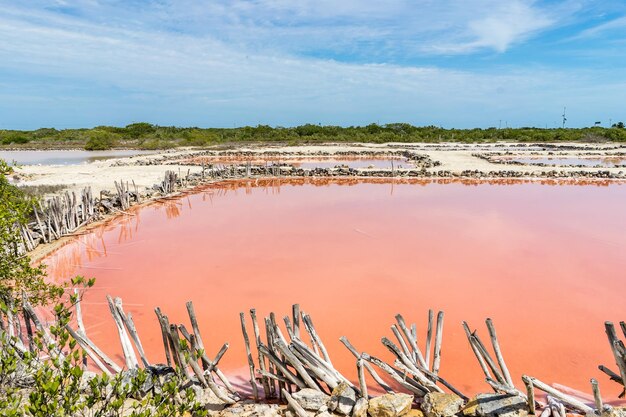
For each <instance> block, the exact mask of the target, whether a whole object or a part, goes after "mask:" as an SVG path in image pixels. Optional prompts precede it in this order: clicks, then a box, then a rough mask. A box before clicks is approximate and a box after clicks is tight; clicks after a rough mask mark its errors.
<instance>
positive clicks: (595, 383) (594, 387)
mask: <svg viewBox="0 0 626 417" xmlns="http://www.w3.org/2000/svg"><path fill="white" fill-rule="evenodd" d="M590 382H591V390H592V391H593V400H594V402H595V404H596V410H597V413H598V414H600V413H602V410H603V409H604V404H603V403H602V396H601V395H600V387H599V386H598V381H597V380H596V379H595V378H591V381H590Z"/></svg>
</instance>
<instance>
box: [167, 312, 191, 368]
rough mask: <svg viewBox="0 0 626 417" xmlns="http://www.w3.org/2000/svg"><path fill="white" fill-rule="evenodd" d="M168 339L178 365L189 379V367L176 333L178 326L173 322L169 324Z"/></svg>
mask: <svg viewBox="0 0 626 417" xmlns="http://www.w3.org/2000/svg"><path fill="white" fill-rule="evenodd" d="M168 334H169V340H170V348H171V349H172V355H174V358H175V359H176V362H177V363H178V367H179V368H180V370H181V371H183V373H184V374H185V376H186V377H187V378H188V379H191V373H190V372H189V369H187V361H186V360H185V355H184V354H183V351H182V349H181V343H180V342H181V340H180V336H179V334H178V327H177V326H176V325H175V324H170V328H169V333H168Z"/></svg>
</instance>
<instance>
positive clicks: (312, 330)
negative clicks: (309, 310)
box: [302, 312, 332, 365]
mask: <svg viewBox="0 0 626 417" xmlns="http://www.w3.org/2000/svg"><path fill="white" fill-rule="evenodd" d="M302 321H303V323H304V327H305V328H306V330H307V332H308V333H309V335H310V336H311V338H312V339H314V340H315V343H316V344H317V345H318V346H319V348H320V350H321V351H322V355H323V356H324V360H325V361H326V362H328V363H329V364H331V365H332V362H331V360H330V356H329V355H328V351H327V350H326V346H324V343H323V342H322V339H321V338H320V337H319V335H318V334H317V331H316V330H315V326H314V325H313V320H312V319H311V316H309V315H308V314H306V313H304V312H302Z"/></svg>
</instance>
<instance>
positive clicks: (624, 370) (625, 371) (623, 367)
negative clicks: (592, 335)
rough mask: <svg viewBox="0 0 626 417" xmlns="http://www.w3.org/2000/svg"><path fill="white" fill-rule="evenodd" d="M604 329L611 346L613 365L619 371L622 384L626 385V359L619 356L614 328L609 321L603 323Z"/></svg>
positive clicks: (617, 340)
mask: <svg viewBox="0 0 626 417" xmlns="http://www.w3.org/2000/svg"><path fill="white" fill-rule="evenodd" d="M604 329H605V331H606V335H607V337H608V339H609V344H610V345H611V351H612V352H613V357H614V358H615V364H616V365H617V367H618V369H619V373H620V376H621V377H622V381H623V383H626V358H625V357H624V356H623V355H622V354H621V352H620V350H619V343H620V341H619V339H618V338H617V334H616V333H615V326H613V323H611V322H610V321H607V322H605V323H604Z"/></svg>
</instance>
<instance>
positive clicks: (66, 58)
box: [0, 0, 624, 127]
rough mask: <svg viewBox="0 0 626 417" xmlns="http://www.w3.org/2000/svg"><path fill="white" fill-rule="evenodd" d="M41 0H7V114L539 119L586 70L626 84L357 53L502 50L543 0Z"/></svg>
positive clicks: (570, 96)
mask: <svg viewBox="0 0 626 417" xmlns="http://www.w3.org/2000/svg"><path fill="white" fill-rule="evenodd" d="M28 3H29V4H28V5H27V6H24V5H21V6H16V5H15V4H14V3H13V4H10V3H9V2H8V1H3V0H0V6H2V10H1V11H0V123H3V124H4V125H5V126H6V125H7V124H9V125H13V126H24V125H28V124H29V123H30V124H31V125H29V126H28V127H32V124H35V125H41V124H55V125H59V123H61V124H63V123H70V122H71V121H73V122H71V123H74V124H75V125H81V124H82V125H84V124H101V123H119V124H123V123H127V122H130V121H132V120H142V119H143V120H149V121H153V122H159V123H164V124H198V125H231V124H232V123H235V124H256V123H270V124H283V125H285V124H286V125H289V124H298V123H305V122H321V123H337V124H354V123H369V122H372V121H380V122H392V121H409V122H413V123H417V124H431V123H432V124H444V125H448V126H450V125H457V126H459V125H476V124H480V125H488V124H495V121H496V120H498V119H501V118H502V119H508V120H509V122H510V124H511V125H515V124H539V125H542V124H543V123H550V122H551V119H552V116H551V112H553V111H554V113H555V115H556V114H557V113H558V111H559V110H554V109H559V108H562V105H563V104H566V103H567V104H569V103H571V102H572V101H573V100H575V97H576V93H577V92H579V93H580V92H584V94H586V95H594V94H596V93H594V92H593V89H592V90H590V89H589V86H594V87H595V88H596V90H595V91H597V94H600V92H603V94H604V104H601V105H600V107H602V108H604V109H606V108H608V107H609V106H612V105H613V103H614V102H616V101H617V96H618V94H617V92H618V91H620V89H621V90H622V91H623V89H624V79H623V77H622V78H612V79H611V81H610V82H609V81H603V82H602V83H598V82H597V79H596V78H597V74H595V73H588V74H586V73H578V74H575V73H572V72H570V71H567V70H562V69H554V68H552V69H550V68H549V67H546V66H541V67H538V66H537V65H535V66H534V67H533V68H532V69H526V68H521V67H514V66H513V67H511V66H509V67H507V68H506V69H503V68H502V67H495V68H489V69H481V70H478V71H470V70H468V69H464V68H463V67H459V68H457V69H455V68H449V67H448V68H445V67H443V66H437V65H434V64H431V65H415V64H412V63H406V62H390V60H387V59H384V58H385V56H384V55H378V56H377V59H371V60H367V59H357V60H353V59H351V58H350V56H351V54H354V55H359V56H360V57H363V56H369V55H374V54H375V53H376V50H377V49H380V48H382V49H385V51H394V50H395V51H396V52H401V53H403V54H417V55H424V54H425V53H426V52H425V51H428V53H431V54H432V53H446V54H449V53H459V54H470V53H473V52H476V51H485V50H487V51H495V52H494V53H495V55H499V54H500V53H502V51H506V50H508V49H509V48H511V46H512V45H515V44H517V43H518V42H523V41H524V39H527V38H528V37H530V36H533V34H535V33H537V32H538V31H541V30H544V29H546V28H549V27H551V26H553V25H556V24H557V23H556V18H555V17H554V16H553V15H552V14H551V13H550V11H549V10H547V9H545V8H542V7H540V6H537V5H536V4H535V3H534V2H530V1H522V0H512V1H509V2H506V5H505V6H503V5H502V3H503V2H500V1H496V0H467V1H461V0H448V1H445V2H444V1H429V0H423V1H421V2H418V4H417V5H416V4H415V3H414V2H409V1H408V0H407V1H403V0H391V1H390V2H385V4H381V3H380V2H373V1H369V2H365V1H357V0H346V1H345V2H337V3H335V2H331V1H330V0H318V1H312V0H311V1H301V2H291V1H286V0H256V1H244V0H234V1H232V2H226V1H212V2H208V1H203V2H199V1H192V0H179V1H176V2H168V1H153V2H152V1H137V0H134V1H131V0H126V1H108V2H103V1H98V0H76V1H72V2H64V1H61V0H57V1H44V0H33V1H31V2H28ZM472 7H474V9H473V8H472ZM324 48H325V49H324ZM353 49H358V51H353ZM320 50H324V51H325V53H321V52H320ZM329 50H334V51H339V52H338V53H340V54H342V55H341V56H342V57H344V58H345V59H337V58H336V57H335V56H334V55H332V54H328V53H327V52H328V51H329ZM316 51H317V52H318V53H313V52H316ZM606 79H607V80H608V79H610V78H609V77H607V78H606ZM590 91H591V92H590ZM614 97H615V98H614ZM588 100H591V98H589V99H588ZM572 107H573V106H571V105H570V106H568V108H572ZM520 108H523V109H525V110H524V111H523V112H520ZM571 111H572V114H571V117H570V119H571V120H574V118H575V114H574V113H573V112H575V110H574V109H572V110H571ZM581 115H584V111H583V110H581ZM589 117H591V116H589ZM597 117H598V116H597V115H593V117H592V118H594V119H595V118H597ZM617 117H618V116H614V118H615V119H617ZM34 119H36V120H34Z"/></svg>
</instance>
